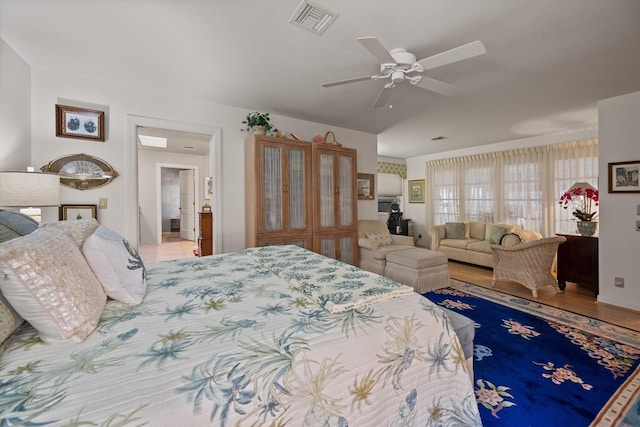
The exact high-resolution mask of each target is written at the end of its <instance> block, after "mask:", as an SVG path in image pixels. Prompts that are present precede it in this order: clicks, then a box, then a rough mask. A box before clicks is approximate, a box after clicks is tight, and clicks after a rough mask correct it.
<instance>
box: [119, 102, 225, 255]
mask: <svg viewBox="0 0 640 427" xmlns="http://www.w3.org/2000/svg"><path fill="white" fill-rule="evenodd" d="M140 126H146V127H155V128H160V129H168V130H175V131H180V132H191V133H200V134H203V135H212V137H211V141H210V142H209V159H210V162H211V164H210V166H211V171H212V175H213V196H212V198H211V203H210V204H211V209H212V211H213V215H214V221H213V252H214V253H215V254H218V253H224V248H223V246H222V230H223V227H222V222H223V218H222V206H221V204H222V130H221V129H220V128H219V127H214V126H208V125H199V124H194V123H185V122H176V121H172V120H164V119H155V118H152V117H143V116H136V115H133V114H127V147H128V149H127V153H126V170H127V173H128V176H129V177H130V178H129V179H130V184H129V185H127V186H126V187H127V190H126V191H127V192H126V200H127V206H126V209H125V212H126V215H125V219H124V220H125V234H126V238H127V240H128V241H129V242H130V243H131V244H133V245H134V247H135V248H138V247H139V244H140V223H139V218H140V207H139V204H138V141H137V139H138V127H140Z"/></svg>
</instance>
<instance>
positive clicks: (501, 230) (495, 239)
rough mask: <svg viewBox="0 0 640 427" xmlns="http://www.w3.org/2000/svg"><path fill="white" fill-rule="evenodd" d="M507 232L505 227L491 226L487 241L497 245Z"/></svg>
mask: <svg viewBox="0 0 640 427" xmlns="http://www.w3.org/2000/svg"><path fill="white" fill-rule="evenodd" d="M505 234H507V229H506V228H505V227H499V226H496V227H493V231H492V232H491V237H490V238H489V242H490V243H491V244H494V245H499V244H500V241H501V240H502V238H503V237H504V235H505Z"/></svg>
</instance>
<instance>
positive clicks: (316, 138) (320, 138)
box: [313, 135, 324, 144]
mask: <svg viewBox="0 0 640 427" xmlns="http://www.w3.org/2000/svg"><path fill="white" fill-rule="evenodd" d="M313 142H315V143H316V144H322V143H324V136H322V135H316V136H314V137H313Z"/></svg>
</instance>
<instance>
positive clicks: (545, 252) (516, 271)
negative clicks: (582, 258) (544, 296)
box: [491, 236, 567, 298]
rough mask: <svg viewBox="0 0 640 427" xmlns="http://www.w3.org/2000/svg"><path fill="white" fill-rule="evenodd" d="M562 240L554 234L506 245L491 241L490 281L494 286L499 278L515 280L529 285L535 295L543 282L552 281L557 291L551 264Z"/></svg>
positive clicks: (550, 282)
mask: <svg viewBox="0 0 640 427" xmlns="http://www.w3.org/2000/svg"><path fill="white" fill-rule="evenodd" d="M565 240H567V239H566V238H564V237H562V236H555V237H546V238H542V239H539V240H532V241H528V242H522V243H520V244H517V245H515V246H508V247H504V246H500V245H491V252H492V253H493V261H494V262H493V265H494V267H493V280H492V281H491V285H492V286H495V284H496V282H497V281H502V280H508V281H513V282H518V283H520V284H522V285H524V286H526V287H527V288H529V289H531V291H532V292H533V297H534V298H538V289H540V288H541V287H543V286H545V285H552V286H553V287H554V288H555V289H556V291H557V292H558V293H560V288H559V287H558V281H557V280H556V278H555V277H554V276H553V275H552V274H551V267H552V265H553V260H554V258H555V256H556V252H557V251H558V246H559V245H560V244H561V243H563V242H564V241H565Z"/></svg>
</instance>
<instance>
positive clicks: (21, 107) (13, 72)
mask: <svg viewBox="0 0 640 427" xmlns="http://www.w3.org/2000/svg"><path fill="white" fill-rule="evenodd" d="M30 82H31V69H30V68H29V65H28V64H27V63H26V62H25V61H24V60H23V59H22V58H21V57H20V55H18V54H17V53H16V52H15V51H14V50H13V49H11V47H10V46H9V45H8V44H6V43H5V41H4V40H3V39H1V38H0V170H27V166H30V165H31V164H30V157H31V147H30V144H31V84H30Z"/></svg>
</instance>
